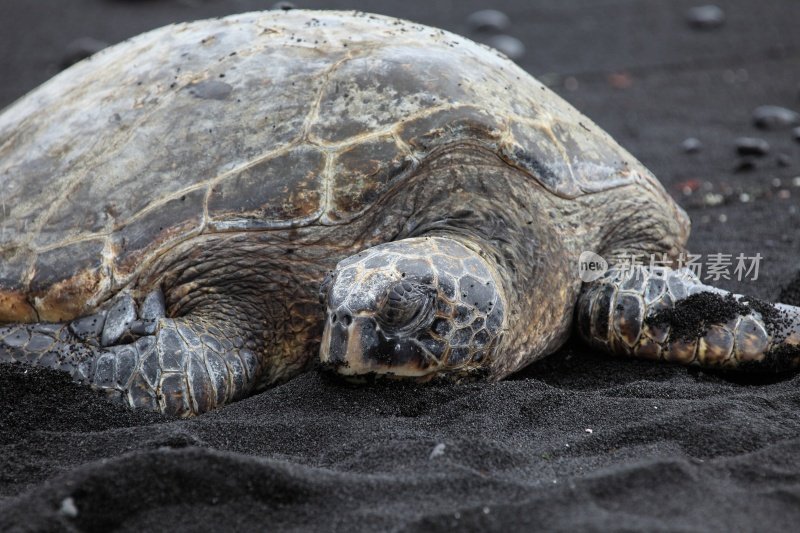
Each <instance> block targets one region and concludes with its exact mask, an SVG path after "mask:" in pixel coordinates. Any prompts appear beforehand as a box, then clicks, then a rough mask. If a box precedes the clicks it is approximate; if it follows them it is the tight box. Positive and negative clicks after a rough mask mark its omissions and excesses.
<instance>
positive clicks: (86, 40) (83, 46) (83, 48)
mask: <svg viewBox="0 0 800 533" xmlns="http://www.w3.org/2000/svg"><path fill="white" fill-rule="evenodd" d="M107 46H108V43H107V42H105V41H100V40H98V39H95V38H94V37H80V38H78V39H75V40H74V41H72V42H71V43H69V44H68V45H67V46H66V48H64V53H63V54H62V55H61V61H60V63H59V66H60V67H61V70H64V69H65V68H68V67H71V66H72V65H74V64H75V63H77V62H78V61H82V60H84V59H86V58H87V57H89V56H92V55H94V54H96V53H97V52H99V51H100V50H102V49H103V48H106V47H107Z"/></svg>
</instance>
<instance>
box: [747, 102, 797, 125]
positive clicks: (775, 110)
mask: <svg viewBox="0 0 800 533" xmlns="http://www.w3.org/2000/svg"><path fill="white" fill-rule="evenodd" d="M798 122H800V115H798V114H797V113H796V112H794V111H792V110H791V109H787V108H785V107H780V106H776V105H762V106H759V107H757V108H755V110H754V111H753V124H755V125H756V127H758V128H761V129H764V130H773V129H778V128H788V127H790V126H794V125H795V124H797V123H798Z"/></svg>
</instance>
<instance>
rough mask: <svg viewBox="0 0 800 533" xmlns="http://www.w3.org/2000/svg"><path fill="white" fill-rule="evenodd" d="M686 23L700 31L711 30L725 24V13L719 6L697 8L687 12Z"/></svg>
mask: <svg viewBox="0 0 800 533" xmlns="http://www.w3.org/2000/svg"><path fill="white" fill-rule="evenodd" d="M686 22H688V23H689V26H691V27H693V28H696V29H698V30H711V29H714V28H718V27H720V26H722V24H724V23H725V12H724V11H722V9H721V8H720V7H719V6H715V5H705V6H695V7H692V8H690V9H689V10H688V11H686Z"/></svg>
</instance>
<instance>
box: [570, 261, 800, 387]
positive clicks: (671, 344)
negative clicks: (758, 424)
mask: <svg viewBox="0 0 800 533" xmlns="http://www.w3.org/2000/svg"><path fill="white" fill-rule="evenodd" d="M575 320H576V324H577V329H578V331H579V333H580V335H581V337H582V338H583V339H584V340H585V341H587V342H589V343H590V344H591V345H592V346H595V347H597V348H600V349H602V350H604V351H606V352H608V353H611V354H614V355H627V356H632V357H643V358H648V359H661V360H665V361H670V362H676V363H683V364H692V365H700V366H704V367H715V368H737V369H741V370H754V371H757V370H758V371H776V372H777V371H784V370H790V369H793V368H798V367H800V308H797V307H792V306H789V305H783V304H771V303H767V302H764V301H761V300H758V299H755V298H750V297H745V296H741V295H735V294H732V293H729V292H726V291H723V290H720V289H717V288H714V287H710V286H708V285H704V284H703V283H702V282H701V281H700V280H699V279H698V278H697V277H696V276H695V275H694V274H693V273H692V272H691V271H689V270H687V269H681V270H672V269H669V268H658V269H655V270H653V271H651V270H649V269H647V268H644V267H638V266H637V267H633V268H631V267H628V268H624V267H622V268H612V269H610V270H609V271H608V272H606V274H605V275H604V276H603V277H602V278H600V279H598V280H596V281H594V282H591V283H587V284H586V285H585V286H584V288H583V290H582V291H581V296H580V299H579V301H578V306H577V309H576V316H575Z"/></svg>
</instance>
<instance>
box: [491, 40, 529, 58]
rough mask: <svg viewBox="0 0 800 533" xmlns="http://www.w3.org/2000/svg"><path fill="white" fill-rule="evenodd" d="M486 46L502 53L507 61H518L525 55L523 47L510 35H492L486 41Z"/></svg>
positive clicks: (520, 42)
mask: <svg viewBox="0 0 800 533" xmlns="http://www.w3.org/2000/svg"><path fill="white" fill-rule="evenodd" d="M486 44H488V45H489V46H491V47H492V48H494V49H496V50H499V51H500V52H502V53H504V54H505V55H506V56H508V58H509V59H519V58H521V57H522V56H523V55H525V45H524V44H522V41H520V40H519V39H517V38H516V37H512V36H510V35H494V36H492V37H490V38H489V39H487V40H486Z"/></svg>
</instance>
